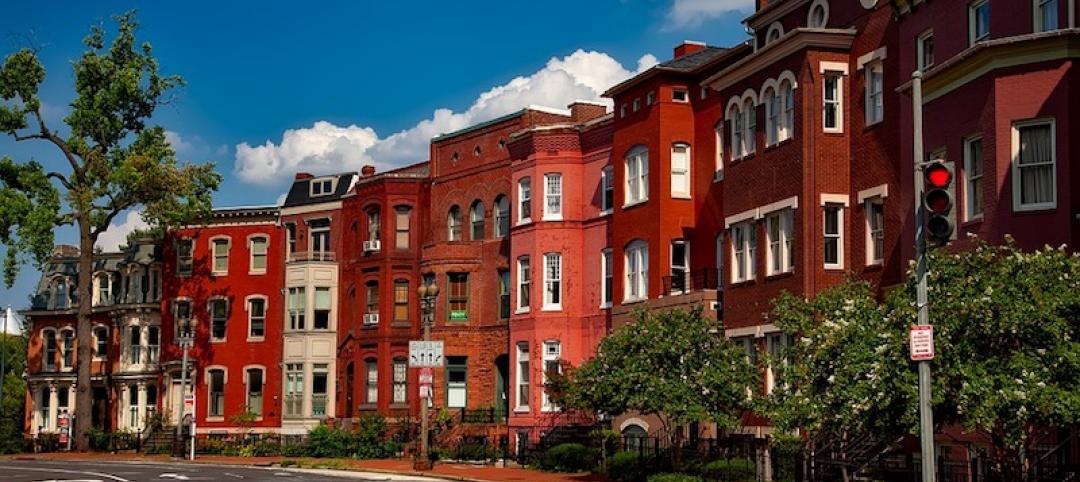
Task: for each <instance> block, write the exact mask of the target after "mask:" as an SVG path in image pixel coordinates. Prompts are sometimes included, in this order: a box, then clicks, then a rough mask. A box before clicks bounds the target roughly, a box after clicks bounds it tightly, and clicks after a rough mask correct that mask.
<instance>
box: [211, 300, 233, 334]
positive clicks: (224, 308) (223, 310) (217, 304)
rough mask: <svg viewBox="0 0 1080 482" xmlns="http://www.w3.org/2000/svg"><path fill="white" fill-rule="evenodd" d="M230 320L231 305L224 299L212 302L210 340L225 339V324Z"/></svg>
mask: <svg viewBox="0 0 1080 482" xmlns="http://www.w3.org/2000/svg"><path fill="white" fill-rule="evenodd" d="M228 319H229V304H228V301H226V300H225V299H223V298H216V299H212V300H210V338H211V339H213V340H215V341H222V340H224V339H225V332H226V330H225V328H226V326H225V323H226V321H227V320H228Z"/></svg>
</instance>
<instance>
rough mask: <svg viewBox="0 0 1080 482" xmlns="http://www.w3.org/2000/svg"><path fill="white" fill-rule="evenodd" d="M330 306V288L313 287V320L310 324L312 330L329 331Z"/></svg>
mask: <svg viewBox="0 0 1080 482" xmlns="http://www.w3.org/2000/svg"><path fill="white" fill-rule="evenodd" d="M331 306H332V300H331V296H330V288H329V287H325V286H317V287H315V312H314V314H315V320H314V323H312V326H311V327H312V328H314V329H316V330H329V329H330V307H331Z"/></svg>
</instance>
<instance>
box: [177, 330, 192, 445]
mask: <svg viewBox="0 0 1080 482" xmlns="http://www.w3.org/2000/svg"><path fill="white" fill-rule="evenodd" d="M177 328H178V330H177V341H178V342H179V343H180V347H181V348H182V349H183V351H184V356H183V357H182V358H181V360H182V362H181V364H180V403H179V404H177V406H176V435H175V437H174V440H173V457H177V458H184V456H185V452H186V451H187V450H186V447H185V446H184V404H185V396H186V395H187V383H188V376H187V374H188V350H189V349H190V348H191V346H192V344H193V343H194V341H195V334H194V332H193V331H192V321H191V318H190V317H189V318H188V319H185V320H183V322H182V323H181V324H180V326H178V327H177ZM191 416H192V417H194V416H195V414H194V413H192V414H191ZM191 436H192V437H194V436H195V434H191Z"/></svg>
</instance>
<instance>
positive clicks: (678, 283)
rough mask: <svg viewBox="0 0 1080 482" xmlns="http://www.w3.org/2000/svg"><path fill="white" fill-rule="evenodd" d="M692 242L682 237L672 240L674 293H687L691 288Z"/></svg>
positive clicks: (671, 289)
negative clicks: (689, 282)
mask: <svg viewBox="0 0 1080 482" xmlns="http://www.w3.org/2000/svg"><path fill="white" fill-rule="evenodd" d="M689 275H690V243H688V242H686V241H685V240H682V239H676V240H674V241H672V242H671V286H670V290H669V292H670V293H672V294H677V293H686V292H687V291H689V290H690V286H689V284H688V281H689V279H688V277H689Z"/></svg>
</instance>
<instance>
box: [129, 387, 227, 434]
mask: <svg viewBox="0 0 1080 482" xmlns="http://www.w3.org/2000/svg"><path fill="white" fill-rule="evenodd" d="M127 394H128V400H127V402H128V403H127V406H128V428H135V429H137V428H139V386H138V385H136V384H134V383H132V384H131V385H128V387H127ZM207 416H213V412H209V413H207Z"/></svg>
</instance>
